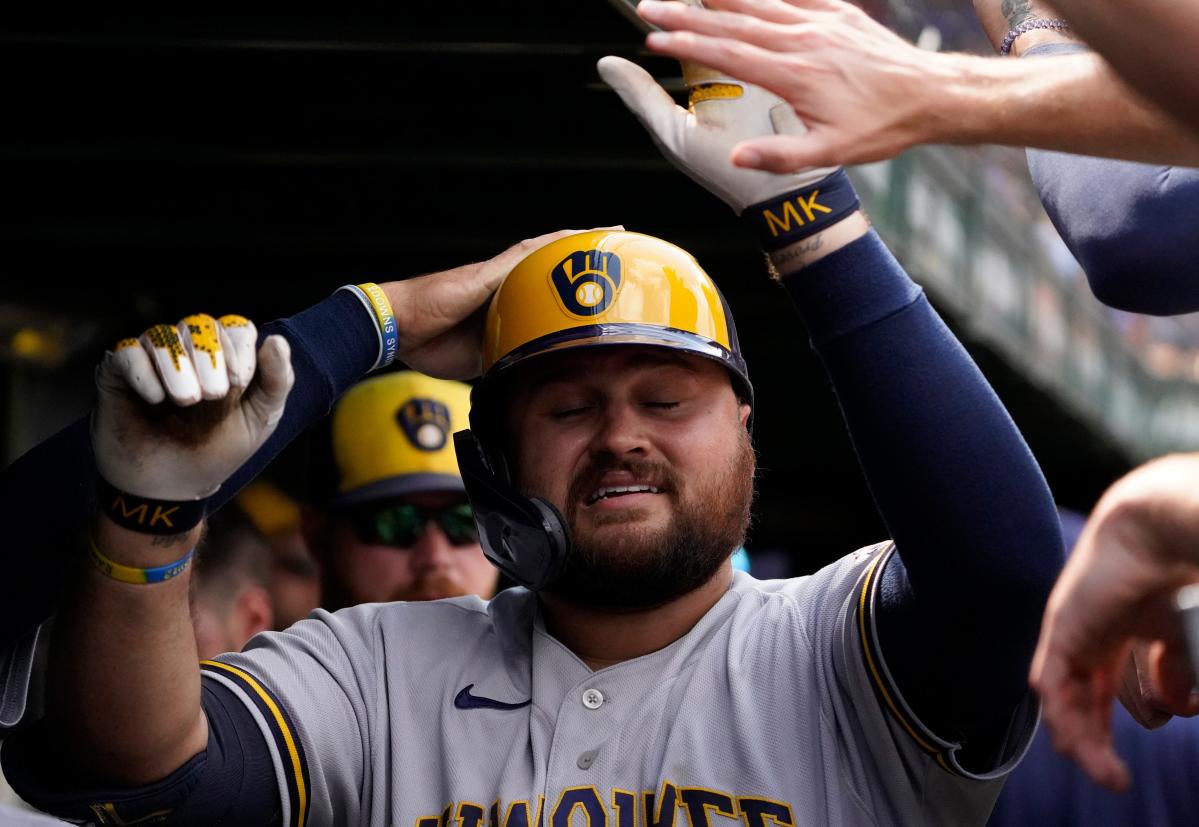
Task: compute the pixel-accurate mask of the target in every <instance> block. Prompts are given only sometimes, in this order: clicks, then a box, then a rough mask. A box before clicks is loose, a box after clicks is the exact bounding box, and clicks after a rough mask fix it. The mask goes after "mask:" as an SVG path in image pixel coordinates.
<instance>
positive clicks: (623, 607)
mask: <svg viewBox="0 0 1199 827" xmlns="http://www.w3.org/2000/svg"><path fill="white" fill-rule="evenodd" d="M748 414H749V407H748V405H745V404H743V403H741V402H739V401H738V399H737V397H736V395H735V394H734V392H733V389H732V386H731V384H730V382H729V378H728V375H727V373H726V372H725V371H724V369H723V368H722V367H720V366H719V365H716V364H715V363H713V362H710V361H708V360H706V359H703V358H700V357H695V356H689V355H684V354H679V353H676V352H672V351H665V350H659V349H647V348H635V347H612V348H598V349H595V350H592V351H587V352H581V353H565V354H561V355H558V356H555V357H551V358H548V359H546V360H545V361H544V363H542V364H541V365H538V366H537V367H536V368H534V369H533V372H531V374H530V375H529V376H527V377H525V378H524V379H523V381H522V382H520V383H519V384H518V385H517V388H516V392H515V394H514V398H513V406H512V416H511V418H510V421H509V425H510V433H512V434H514V437H515V439H514V443H515V449H516V450H515V454H516V458H517V461H516V467H517V469H518V483H519V484H520V486H521V487H522V489H523V490H524V491H525V492H526V493H528V494H531V495H535V496H540V497H542V498H544V499H546V500H548V501H549V502H551V503H553V504H554V505H555V506H556V507H557V508H558V509H559V511H560V512H561V513H562V514H563V516H564V517H565V519H566V522H567V526H568V528H569V530H570V532H571V538H572V541H573V547H574V550H573V553H572V556H571V559H570V561H569V562H568V564H567V568H566V570H565V572H564V573H563V575H562V576H561V577H560V578H559V580H558V581H556V582H555V583H554V584H553V586H552V587H551V588H550V591H551V592H552V593H554V594H556V595H558V596H560V597H562V598H565V599H567V600H569V601H571V602H574V603H578V604H580V605H585V606H589V607H593V608H597V609H605V610H612V611H627V610H633V609H640V608H648V607H652V606H656V605H661V604H663V603H666V602H669V601H670V600H673V599H674V598H676V597H679V596H680V595H683V594H686V593H688V592H690V591H693V590H694V589H697V588H699V587H700V586H702V585H703V584H704V583H706V582H708V580H710V579H711V578H712V577H713V576H714V575H715V574H716V572H717V571H718V570H719V569H720V568H721V566H723V565H724V562H725V560H727V558H728V557H729V555H730V554H731V553H732V552H733V550H735V549H736V547H737V546H738V545H740V543H741V542H742V541H743V539H744V536H745V532H746V530H747V528H748V525H749V519H750V511H751V506H752V501H753V479H754V453H753V448H752V446H751V445H750V440H749V436H748V434H747V432H746V429H745V421H746V418H747V417H748Z"/></svg>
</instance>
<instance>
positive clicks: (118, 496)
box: [96, 474, 208, 535]
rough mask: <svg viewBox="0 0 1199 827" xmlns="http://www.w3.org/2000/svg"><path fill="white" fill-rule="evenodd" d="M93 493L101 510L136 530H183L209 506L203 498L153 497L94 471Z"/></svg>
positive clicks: (175, 532)
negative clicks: (131, 490) (124, 487)
mask: <svg viewBox="0 0 1199 827" xmlns="http://www.w3.org/2000/svg"><path fill="white" fill-rule="evenodd" d="M96 497H97V500H98V502H99V504H100V511H101V512H102V513H103V514H104V515H105V516H106V517H108V518H109V519H110V520H112V521H113V522H114V523H116V524H117V525H119V526H120V527H121V528H127V529H129V530H130V531H136V532H138V533H139V534H162V535H166V534H182V533H183V532H185V531H190V530H191V529H193V528H195V527H196V526H197V525H199V524H200V521H201V520H203V519H204V514H205V512H206V511H207V510H208V498H207V497H206V498H204V499H202V500H185V501H183V502H179V501H172V500H152V499H149V498H148V497H138V496H137V495H135V494H130V493H129V492H127V491H122V490H120V489H119V488H116V487H115V486H113V484H112V483H110V482H109V481H108V480H106V479H104V478H103V477H102V476H100V475H99V474H97V475H96Z"/></svg>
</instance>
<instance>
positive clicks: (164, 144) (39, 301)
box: [0, 0, 1128, 570]
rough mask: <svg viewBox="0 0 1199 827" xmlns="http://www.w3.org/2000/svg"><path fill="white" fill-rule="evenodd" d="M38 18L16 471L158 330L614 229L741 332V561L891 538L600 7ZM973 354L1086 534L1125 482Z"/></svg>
mask: <svg viewBox="0 0 1199 827" xmlns="http://www.w3.org/2000/svg"><path fill="white" fill-rule="evenodd" d="M22 14H24V16H23V17H21V16H17V15H15V14H7V15H6V16H8V18H9V19H8V22H7V23H5V24H3V29H2V30H0V72H2V73H3V76H4V77H5V78H6V82H5V84H4V95H3V114H2V115H0V122H3V123H4V127H3V129H2V130H0V204H2V207H0V210H2V212H0V277H2V287H0V291H2V293H0V348H2V351H0V354H2V356H3V362H2V364H0V393H2V394H3V398H4V400H5V403H4V406H3V413H2V417H3V419H2V421H0V424H2V426H3V436H4V438H3V443H2V444H3V449H4V452H5V457H6V460H11V459H12V458H14V457H15V456H17V455H18V454H19V453H20V452H22V451H23V450H25V449H26V448H28V447H29V445H30V444H32V443H33V442H34V441H36V440H38V439H41V438H44V437H45V436H47V435H49V434H50V433H52V432H53V431H54V430H56V429H57V428H58V427H61V426H62V425H63V424H65V423H66V422H69V421H70V420H71V419H73V418H75V417H77V416H79V415H82V414H83V413H84V412H85V411H86V409H87V407H88V405H89V404H90V399H91V370H92V366H93V365H94V364H95V362H96V360H97V359H98V358H99V355H100V353H101V352H102V351H103V348H104V346H105V345H106V344H108V343H110V342H111V341H113V340H115V339H116V338H118V337H120V336H122V335H128V334H131V333H135V332H137V331H140V330H141V329H143V328H144V327H145V326H147V325H148V324H150V323H153V322H157V321H173V320H176V319H178V318H179V317H181V316H183V315H185V314H187V313H190V312H195V311H199V310H203V311H205V312H211V313H214V314H220V313H226V312H240V313H244V314H247V315H251V316H252V317H254V318H255V319H257V320H261V321H266V320H268V319H270V318H275V317H278V316H283V315H288V314H291V313H294V312H296V311H297V310H300V309H302V308H304V307H306V306H308V305H309V304H311V303H313V302H315V301H318V300H319V299H321V298H322V297H324V296H326V295H327V294H328V293H329V292H331V291H332V290H333V289H334V288H336V287H337V286H338V285H341V284H344V283H347V282H358V281H365V280H373V281H385V280H389V279H397V278H404V277H407V276H411V275H416V274H420V273H424V272H429V271H433V270H439V269H444V268H446V267H451V266H455V265H458V264H462V263H465V262H467V261H471V260H477V259H480V258H485V257H488V256H490V255H492V254H494V253H496V252H498V251H499V250H501V249H502V248H504V247H505V246H507V245H508V244H510V243H512V242H514V241H517V240H519V239H521V238H524V237H528V236H531V235H535V234H537V233H541V232H545V231H549V230H552V229H556V228H559V227H577V228H586V227H589V226H598V225H606V224H615V223H623V224H624V225H625V226H626V227H628V228H630V229H634V230H638V231H642V232H647V233H651V234H654V235H659V236H662V237H664V238H666V239H669V240H671V241H674V242H676V243H678V244H680V245H682V246H683V247H685V248H687V249H688V250H690V251H691V252H693V253H694V254H695V255H696V257H697V258H698V259H699V260H700V262H701V263H702V264H703V265H704V266H705V267H706V268H707V269H708V271H709V272H710V273H712V274H713V276H714V277H715V278H716V280H717V281H718V283H719V284H720V285H721V287H722V289H723V290H724V291H725V293H726V295H727V296H728V298H729V301H730V303H731V304H732V306H733V309H734V312H735V315H736V318H737V321H738V326H739V329H740V333H741V338H742V342H743V346H744V350H745V354H746V357H747V359H748V361H749V365H750V370H751V374H752V376H753V379H754V383H755V386H756V390H757V402H758V407H757V414H756V433H755V436H756V440H757V444H758V447H759V451H760V456H761V461H760V462H761V468H762V474H761V484H760V492H761V494H760V499H759V507H758V513H759V519H758V523H757V526H756V528H755V529H754V531H753V535H752V538H751V546H750V547H751V551H753V550H758V551H761V550H764V549H769V548H777V549H784V550H786V552H787V553H788V554H789V555H791V557H792V559H793V561H794V566H795V568H796V570H810V569H812V568H815V567H816V566H817V565H818V564H820V563H823V562H825V561H827V560H830V559H832V558H834V557H837V556H839V555H841V554H843V553H845V552H847V551H849V550H852V549H853V548H856V547H858V546H861V545H864V544H866V543H869V542H872V541H875V540H878V539H880V538H882V537H884V536H885V533H886V532H885V529H884V527H883V526H882V524H881V522H880V520H879V519H878V517H877V515H876V514H875V512H874V508H873V505H872V503H871V501H870V498H869V492H868V491H867V489H866V486H865V483H864V481H863V480H862V478H861V475H860V473H859V471H858V468H857V464H856V461H855V460H854V457H853V453H852V449H851V446H850V443H849V440H848V437H847V435H846V434H845V431H844V428H843V426H842V424H841V422H840V418H839V414H838V412H837V409H836V404H835V401H834V399H833V397H832V394H831V392H830V390H829V388H828V386H827V382H826V380H825V378H824V374H823V372H822V371H821V369H820V367H819V364H818V363H817V361H816V359H815V358H814V356H813V355H812V354H811V353H810V351H809V350H808V347H807V344H806V340H805V334H804V332H803V331H802V329H801V327H800V325H799V323H798V321H797V319H796V318H795V316H794V315H793V313H792V311H791V309H790V307H789V306H788V305H787V303H786V300H785V296H784V294H783V293H782V292H781V290H779V289H778V288H777V287H775V286H774V285H772V284H771V283H770V282H769V281H768V279H767V277H766V273H765V268H764V266H763V262H762V257H761V254H760V253H759V252H758V251H757V249H756V247H755V245H754V243H753V240H752V238H751V237H750V236H749V235H748V234H747V233H745V232H743V231H742V230H741V228H740V227H739V226H738V224H737V222H736V220H735V219H734V217H733V216H732V214H731V212H730V211H729V210H728V209H727V208H726V207H725V206H724V205H723V204H722V203H720V202H719V201H717V200H716V199H715V198H713V197H711V196H709V195H707V194H706V193H704V192H703V191H702V190H700V189H699V188H698V187H697V186H696V185H694V184H693V183H692V182H691V181H690V180H689V179H687V178H685V177H684V176H683V175H681V174H679V173H677V172H675V171H674V170H673V169H672V168H671V167H669V166H668V165H667V164H666V163H665V162H664V161H663V160H661V159H660V157H659V156H658V155H657V152H656V150H655V149H654V148H653V146H652V144H651V142H650V140H649V139H648V137H647V136H646V135H645V133H644V132H643V131H642V129H641V127H640V126H639V125H638V124H637V123H636V121H635V120H634V119H633V118H632V116H630V115H629V114H627V113H626V112H625V110H624V109H623V107H622V106H621V105H620V103H619V101H618V100H617V98H616V96H615V95H614V94H613V93H611V92H610V91H608V90H607V89H606V87H604V86H603V84H602V83H600V81H599V79H598V76H597V75H596V72H595V68H594V65H595V61H596V59H598V58H599V57H600V56H602V55H604V54H609V53H615V54H621V55H624V56H626V57H631V58H635V59H639V60H641V62H642V63H643V65H646V66H647V67H648V68H650V69H651V71H653V72H654V73H655V74H656V75H658V76H659V77H660V78H662V79H663V80H664V81H666V82H667V83H668V86H670V83H671V82H673V86H670V88H672V89H673V90H674V91H679V90H681V82H680V81H679V80H678V78H679V71H678V67H677V65H676V64H673V63H671V62H669V61H665V60H661V59H659V58H653V57H649V56H646V55H644V54H642V53H641V50H640V40H641V38H640V35H639V33H638V32H637V31H636V30H635V29H634V28H633V27H632V26H631V25H630V24H629V23H628V22H627V21H626V20H625V19H623V18H622V17H621V16H620V15H619V14H618V13H617V12H616V11H615V10H614V9H613V8H612V7H611V6H610V5H608V4H607V3H605V2H603V0H573V2H569V3H562V2H558V3H552V2H547V0H529V1H528V2H521V3H483V2H478V0H470V1H469V2H457V3H440V4H433V5H430V6H419V7H418V6H414V5H413V4H410V3H390V4H369V5H367V4H358V5H355V6H353V7H347V6H344V5H339V6H333V5H329V6H327V7H323V8H321V9H320V10H313V9H312V8H310V7H306V6H286V7H283V6H278V7H272V6H262V5H255V6H254V7H253V8H252V9H249V10H247V9H245V8H242V7H234V6H224V7H222V6H214V5H206V6H204V7H199V6H196V7H192V8H183V7H180V8H174V7H172V8H169V9H164V8H163V7H157V8H156V9H155V10H153V11H151V10H148V9H137V10H124V11H119V10H114V9H113V8H111V7H103V8H102V9H98V8H97V7H95V6H93V7H91V8H90V10H88V11H84V12H76V11H74V10H71V11H67V10H66V9H61V8H58V9H46V10H44V11H39V12H23V13H22ZM950 322H951V324H952V323H953V320H952V319H950ZM967 345H968V346H971V343H970V342H967ZM971 350H972V353H974V355H975V357H976V358H977V359H978V360H979V362H980V364H981V365H982V367H983V369H984V371H985V372H986V373H987V375H988V377H989V378H990V379H991V381H992V383H993V384H994V385H995V387H996V389H997V391H998V392H999V393H1000V395H1001V397H1003V399H1004V401H1005V402H1006V403H1007V404H1008V406H1009V408H1010V409H1011V410H1012V412H1013V415H1014V416H1015V418H1016V420H1017V422H1018V424H1019V425H1020V426H1021V428H1022V430H1023V431H1024V432H1025V434H1026V436H1027V438H1028V439H1029V442H1030V444H1031V445H1032V447H1033V449H1034V451H1035V452H1036V454H1037V456H1038V458H1039V459H1040V461H1041V463H1042V465H1043V467H1044V468H1045V470H1046V473H1047V476H1048V477H1049V479H1050V483H1051V485H1052V486H1053V488H1054V491H1055V493H1056V494H1057V496H1058V500H1059V502H1061V503H1062V504H1064V505H1067V506H1070V507H1072V508H1075V509H1079V510H1086V509H1088V508H1089V507H1090V505H1091V504H1092V503H1093V501H1094V498H1095V497H1096V496H1097V494H1098V493H1099V492H1100V491H1101V490H1102V489H1103V488H1104V487H1105V486H1106V485H1107V484H1108V483H1109V482H1110V481H1111V480H1113V479H1114V478H1115V477H1116V476H1117V475H1118V474H1119V473H1121V472H1122V471H1123V470H1124V469H1125V468H1127V466H1128V463H1127V458H1126V457H1125V456H1123V455H1122V454H1120V453H1119V452H1118V451H1117V450H1116V449H1115V448H1114V447H1113V445H1112V443H1111V442H1109V441H1108V440H1107V439H1106V438H1105V437H1103V435H1101V434H1099V433H1096V432H1094V431H1092V430H1089V429H1088V427H1087V426H1085V425H1084V424H1082V423H1081V422H1080V421H1077V420H1075V419H1074V418H1072V417H1071V415H1070V414H1069V412H1068V411H1066V410H1064V409H1063V408H1061V407H1060V406H1059V405H1058V404H1057V403H1055V402H1054V401H1053V400H1052V399H1050V398H1049V397H1048V396H1047V395H1045V394H1044V393H1042V392H1041V391H1039V390H1037V389H1036V388H1035V387H1034V386H1033V385H1032V384H1030V383H1029V382H1027V381H1026V380H1025V378H1024V377H1022V376H1021V375H1020V374H1019V372H1018V371H1016V370H1014V369H1013V368H1011V367H1009V366H1007V365H1006V364H1005V363H1003V362H1002V361H1001V360H1000V359H999V358H998V357H996V356H994V355H993V354H991V353H990V352H988V351H986V350H984V349H981V348H976V347H971ZM945 393H953V389H952V388H946V389H945ZM293 461H294V460H293ZM985 530H986V527H985V526H980V531H985ZM1016 541H1018V539H1016Z"/></svg>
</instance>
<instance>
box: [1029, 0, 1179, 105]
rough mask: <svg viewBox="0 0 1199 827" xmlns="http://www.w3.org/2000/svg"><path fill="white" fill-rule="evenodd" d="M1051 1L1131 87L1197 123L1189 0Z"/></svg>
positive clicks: (1076, 30)
mask: <svg viewBox="0 0 1199 827" xmlns="http://www.w3.org/2000/svg"><path fill="white" fill-rule="evenodd" d="M1053 6H1054V7H1055V8H1056V9H1057V11H1058V12H1059V13H1060V15H1061V16H1062V17H1064V18H1066V19H1067V20H1069V21H1070V25H1071V27H1072V28H1073V29H1074V30H1075V32H1076V33H1077V34H1078V35H1079V36H1080V37H1081V38H1082V39H1083V40H1085V41H1087V43H1089V44H1091V45H1092V46H1093V47H1094V48H1095V49H1096V51H1098V52H1099V53H1100V54H1102V55H1103V56H1104V57H1106V58H1107V59H1108V60H1109V61H1111V63H1112V65H1113V66H1115V68H1116V69H1117V70H1118V71H1119V73H1120V74H1121V75H1122V76H1123V77H1124V78H1125V79H1126V80H1127V81H1128V82H1129V83H1130V84H1131V85H1132V86H1134V87H1135V88H1136V89H1138V90H1139V91H1140V92H1141V93H1142V94H1144V95H1146V96H1147V97H1149V98H1152V99H1154V100H1156V101H1157V102H1158V103H1160V104H1161V105H1162V106H1164V107H1166V108H1168V109H1169V111H1171V112H1172V113H1173V114H1175V115H1176V116H1178V117H1179V118H1180V119H1183V120H1185V121H1186V122H1187V123H1188V124H1189V125H1190V126H1191V128H1192V129H1195V128H1197V127H1199V80H1196V79H1197V78H1199V72H1197V70H1199V57H1197V56H1196V53H1195V44H1196V43H1199V6H1197V5H1196V4H1195V3H1193V2H1189V0H1188V1H1187V2H1178V0H1119V2H1115V0H1101V1H1100V2H1095V1H1094V0H1053Z"/></svg>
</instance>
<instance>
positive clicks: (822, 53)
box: [605, 0, 952, 172]
mask: <svg viewBox="0 0 1199 827" xmlns="http://www.w3.org/2000/svg"><path fill="white" fill-rule="evenodd" d="M705 5H706V6H709V7H711V8H708V9H702V8H694V7H692V6H690V5H686V4H684V3H677V2H672V3H662V2H654V0H644V2H642V3H641V4H640V5H639V6H638V13H639V14H640V15H641V16H642V17H643V18H644V19H645V20H647V21H649V22H650V23H653V24H654V25H656V26H660V27H661V28H663V29H668V30H673V31H668V32H655V33H653V34H651V35H649V37H648V38H647V39H646V44H647V45H648V46H649V47H650V48H651V49H653V50H654V51H656V52H661V53H662V54H667V55H672V56H673V57H676V58H678V59H679V60H689V61H696V62H698V63H701V64H703V65H705V66H711V67H714V68H715V69H716V70H719V71H721V72H725V73H727V74H728V75H729V76H731V77H735V78H740V79H741V80H743V81H745V82H747V83H752V84H757V85H758V86H761V87H764V88H766V89H769V90H770V91H771V92H773V93H775V94H776V95H778V96H780V97H781V98H782V99H783V100H785V101H786V102H787V103H789V104H790V105H791V106H792V107H794V109H795V112H796V113H798V116H799V119H801V120H802V122H803V123H804V124H806V125H807V131H806V133H805V132H802V131H800V132H796V131H794V130H785V129H779V130H776V132H777V133H778V134H775V135H769V134H768V133H767V132H759V133H757V134H758V135H767V137H757V136H750V135H742V136H738V137H739V138H744V139H747V140H737V141H734V143H735V144H736V146H735V147H734V148H733V156H732V157H733V162H734V163H736V164H737V165H739V166H744V167H752V168H757V169H766V170H773V171H775V172H789V171H792V170H798V169H804V168H810V167H833V166H838V165H844V164H859V163H865V162H869V161H880V160H884V159H887V158H891V157H894V156H895V155H898V154H899V153H900V152H902V151H903V150H904V149H907V148H908V147H910V146H913V145H915V144H917V143H923V142H927V141H929V140H932V139H934V138H935V137H936V132H935V129H936V127H937V124H936V123H935V120H936V118H935V117H934V116H933V115H931V114H930V111H929V110H930V103H933V102H935V101H934V100H933V99H932V98H930V96H936V95H938V94H940V93H939V92H938V90H939V89H940V88H941V87H942V85H943V84H944V83H945V82H946V80H947V78H948V77H952V73H949V74H947V68H946V67H942V66H941V64H942V63H944V62H945V61H946V60H947V59H951V58H947V56H945V55H938V54H935V53H930V52H926V51H924V50H921V49H918V48H916V47H915V46H914V45H912V44H911V43H908V42H907V41H905V40H903V39H902V38H900V37H898V36H897V35H895V34H894V33H892V32H891V31H890V30H888V29H887V28H886V27H885V26H882V25H880V24H879V23H876V22H875V21H874V20H872V19H871V18H870V17H869V16H868V15H867V14H866V13H865V12H863V11H862V10H861V9H859V8H857V7H855V6H852V5H850V4H849V3H844V2H841V0H705ZM605 80H607V78H606V77H605ZM609 83H611V81H609ZM626 102H627V100H626Z"/></svg>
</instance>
